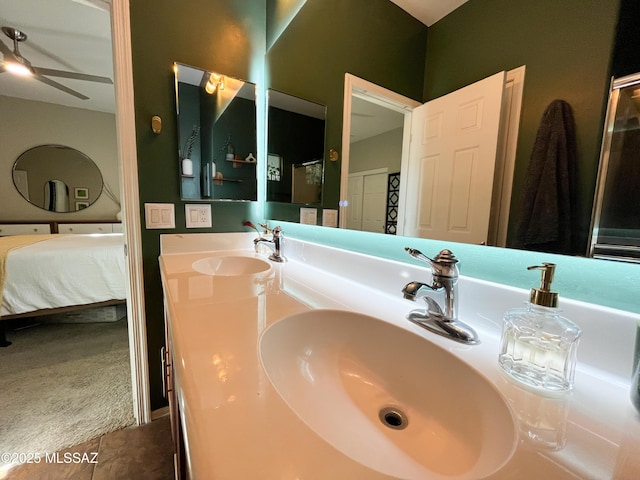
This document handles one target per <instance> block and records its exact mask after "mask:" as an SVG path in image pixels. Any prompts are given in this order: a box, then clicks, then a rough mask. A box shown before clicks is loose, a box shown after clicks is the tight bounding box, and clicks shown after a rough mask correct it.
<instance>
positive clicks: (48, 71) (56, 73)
mask: <svg viewBox="0 0 640 480" xmlns="http://www.w3.org/2000/svg"><path fill="white" fill-rule="evenodd" d="M33 70H34V71H35V72H36V73H37V74H38V75H49V76H50V77H60V78H72V79H74V80H85V81H87V82H98V83H108V84H113V81H112V80H111V79H110V78H109V77H100V76H98V75H88V74H86V73H76V72H65V71H64V70H54V69H52V68H42V67H33Z"/></svg>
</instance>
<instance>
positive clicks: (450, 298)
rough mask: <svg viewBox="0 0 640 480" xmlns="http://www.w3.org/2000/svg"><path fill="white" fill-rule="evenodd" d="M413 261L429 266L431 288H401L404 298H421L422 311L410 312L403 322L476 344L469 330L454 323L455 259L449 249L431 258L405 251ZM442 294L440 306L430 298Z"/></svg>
mask: <svg viewBox="0 0 640 480" xmlns="http://www.w3.org/2000/svg"><path fill="white" fill-rule="evenodd" d="M405 250H406V252H407V253H408V254H409V255H411V256H412V257H413V258H415V259H417V260H420V261H423V262H425V263H428V264H429V265H430V266H431V276H432V283H431V285H429V284H426V283H422V282H417V281H414V282H409V283H407V284H406V285H405V286H404V288H403V289H402V293H403V295H404V298H406V299H408V300H413V301H416V300H418V299H420V298H423V299H424V301H425V303H426V304H427V305H426V309H417V310H412V311H411V312H410V313H409V315H407V319H408V320H410V321H412V322H413V323H415V324H417V325H419V326H421V327H423V328H426V329H427V330H429V331H431V332H434V333H437V334H438V335H442V336H444V337H448V338H451V339H452V340H456V341H458V342H461V343H465V344H469V345H475V344H478V343H480V340H479V339H478V334H477V333H476V332H475V330H474V329H473V328H471V327H470V326H469V325H467V324H466V323H464V322H461V321H460V320H458V265H457V264H458V259H457V258H456V257H455V255H454V254H453V253H451V251H450V250H442V251H441V252H440V253H438V255H436V256H435V257H434V258H433V259H432V258H429V257H427V256H426V255H424V254H423V253H422V252H421V251H419V250H416V249H415V248H409V247H406V248H405ZM434 293H442V297H443V300H442V306H440V304H438V302H437V300H435V299H434V298H433V294H434Z"/></svg>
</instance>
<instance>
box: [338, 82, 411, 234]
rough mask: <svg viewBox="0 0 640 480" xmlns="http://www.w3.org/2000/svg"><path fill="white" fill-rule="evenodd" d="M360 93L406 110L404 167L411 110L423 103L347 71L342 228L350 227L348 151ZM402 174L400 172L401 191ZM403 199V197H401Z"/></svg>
mask: <svg viewBox="0 0 640 480" xmlns="http://www.w3.org/2000/svg"><path fill="white" fill-rule="evenodd" d="M352 96H358V97H359V98H362V99H365V100H367V101H370V102H374V103H377V104H378V105H382V106H385V107H387V108H390V109H392V110H395V111H397V112H400V113H402V114H404V135H403V139H402V160H401V165H402V167H404V166H405V165H407V164H408V161H409V148H408V147H409V132H410V130H407V129H408V128H410V125H411V111H412V110H413V109H414V108H416V107H417V106H419V105H421V103H420V102H417V101H415V100H413V99H411V98H409V97H405V96H404V95H400V94H399V93H396V92H393V91H391V90H388V89H386V88H384V87H381V86H380V85H376V84H375V83H371V82H368V81H367V80H364V79H362V78H359V77H356V76H355V75H352V74H350V73H345V75H344V109H343V113H342V166H341V170H340V222H339V225H340V228H347V207H346V206H345V201H346V200H347V198H348V188H349V187H348V185H349V182H348V178H349V153H350V144H351V98H352ZM402 181H403V176H402V175H400V195H402V192H403V191H404V189H403V188H402ZM401 200H402V199H401Z"/></svg>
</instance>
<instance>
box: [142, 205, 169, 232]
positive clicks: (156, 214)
mask: <svg viewBox="0 0 640 480" xmlns="http://www.w3.org/2000/svg"><path fill="white" fill-rule="evenodd" d="M144 222H145V226H146V228H147V229H153V228H176V215H175V207H174V205H173V203H145V204H144Z"/></svg>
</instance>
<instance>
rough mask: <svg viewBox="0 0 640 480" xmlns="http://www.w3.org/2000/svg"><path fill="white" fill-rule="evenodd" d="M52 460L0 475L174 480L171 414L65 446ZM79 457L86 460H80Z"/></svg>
mask: <svg viewBox="0 0 640 480" xmlns="http://www.w3.org/2000/svg"><path fill="white" fill-rule="evenodd" d="M94 453H97V454H94ZM85 454H86V455H85ZM94 457H95V458H94ZM52 460H53V461H50V462H49V463H47V462H40V463H38V464H25V465H19V466H16V467H14V468H12V469H11V470H9V472H8V474H7V476H5V477H2V474H1V473H0V479H2V480H4V479H7V480H49V479H50V480H62V479H64V480H67V479H73V480H116V479H117V480H129V479H132V480H133V479H135V480H138V479H144V480H171V479H173V454H172V444H171V426H170V423H169V417H168V416H165V417H162V418H159V419H157V420H154V421H153V422H151V423H149V424H146V425H141V426H139V427H128V428H124V429H122V430H118V431H116V432H112V433H108V434H106V435H103V436H102V437H100V438H96V439H94V440H90V441H88V442H85V443H82V444H80V445H76V446H75V447H71V448H68V449H67V450H63V451H62V452H59V453H58V454H57V459H56V458H54V459H52ZM77 460H82V461H81V462H77V463H76V461H77ZM91 461H94V462H96V463H91ZM65 462H69V463H65Z"/></svg>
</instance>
